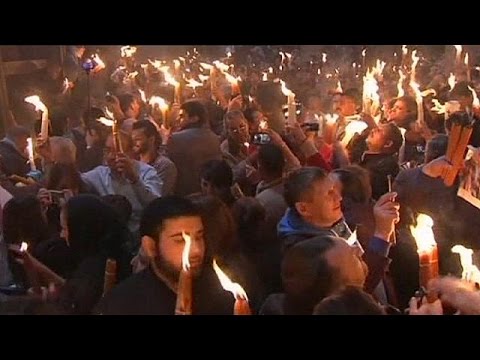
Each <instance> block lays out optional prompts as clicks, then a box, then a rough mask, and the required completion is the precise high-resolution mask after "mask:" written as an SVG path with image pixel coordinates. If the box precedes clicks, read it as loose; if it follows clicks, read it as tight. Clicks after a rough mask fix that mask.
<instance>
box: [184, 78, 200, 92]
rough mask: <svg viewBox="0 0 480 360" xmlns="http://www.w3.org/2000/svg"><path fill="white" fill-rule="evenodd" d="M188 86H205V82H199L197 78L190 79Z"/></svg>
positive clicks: (194, 87)
mask: <svg viewBox="0 0 480 360" xmlns="http://www.w3.org/2000/svg"><path fill="white" fill-rule="evenodd" d="M187 86H188V87H191V88H193V89H194V90H195V89H196V88H197V87H199V86H203V84H202V83H201V82H198V81H197V80H195V79H188V80H187Z"/></svg>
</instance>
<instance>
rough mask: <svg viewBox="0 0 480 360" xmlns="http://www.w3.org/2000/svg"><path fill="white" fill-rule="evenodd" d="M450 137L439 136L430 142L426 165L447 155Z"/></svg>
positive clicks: (427, 148) (426, 153)
mask: <svg viewBox="0 0 480 360" xmlns="http://www.w3.org/2000/svg"><path fill="white" fill-rule="evenodd" d="M447 147H448V135H445V134H437V135H435V136H434V137H433V138H432V139H431V140H430V141H429V142H427V147H426V150H425V164H427V163H429V162H430V161H432V160H435V159H436V158H439V157H440V156H443V155H445V154H446V153H447Z"/></svg>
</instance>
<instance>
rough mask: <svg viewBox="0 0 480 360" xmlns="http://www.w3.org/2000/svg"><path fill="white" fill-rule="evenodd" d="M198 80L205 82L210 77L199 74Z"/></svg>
mask: <svg viewBox="0 0 480 360" xmlns="http://www.w3.org/2000/svg"><path fill="white" fill-rule="evenodd" d="M198 78H199V79H200V81H202V82H204V81H207V80H208V79H209V78H210V76H208V75H202V74H199V75H198Z"/></svg>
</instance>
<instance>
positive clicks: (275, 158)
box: [258, 144, 285, 177]
mask: <svg viewBox="0 0 480 360" xmlns="http://www.w3.org/2000/svg"><path fill="white" fill-rule="evenodd" d="M258 163H259V164H260V165H261V167H262V170H263V171H265V172H266V173H268V174H271V175H273V176H278V177H281V176H282V174H283V169H284V167H285V158H284V157H283V152H282V150H281V149H280V147H279V146H278V145H275V144H265V145H262V146H261V147H260V150H259V151H258Z"/></svg>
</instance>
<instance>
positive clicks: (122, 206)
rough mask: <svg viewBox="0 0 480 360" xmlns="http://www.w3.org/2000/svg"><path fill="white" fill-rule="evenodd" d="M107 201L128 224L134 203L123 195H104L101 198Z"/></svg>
mask: <svg viewBox="0 0 480 360" xmlns="http://www.w3.org/2000/svg"><path fill="white" fill-rule="evenodd" d="M101 199H102V200H103V201H104V202H105V203H107V204H108V205H110V206H111V207H112V208H113V210H115V212H116V213H117V215H118V216H119V218H120V220H121V221H122V222H123V223H124V224H127V223H128V222H129V221H130V217H131V216H132V204H130V201H128V199H127V198H126V197H125V196H123V195H104V196H102V198H101Z"/></svg>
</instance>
